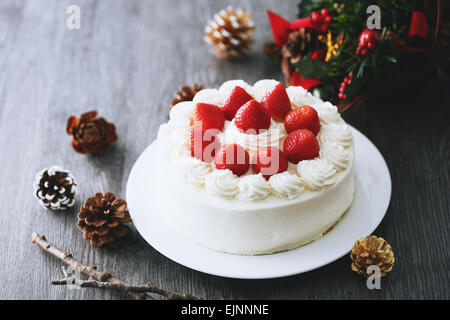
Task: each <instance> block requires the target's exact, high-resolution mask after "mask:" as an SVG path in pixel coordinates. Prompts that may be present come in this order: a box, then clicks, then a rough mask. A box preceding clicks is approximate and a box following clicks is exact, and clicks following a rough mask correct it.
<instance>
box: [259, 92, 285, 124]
mask: <svg viewBox="0 0 450 320" xmlns="http://www.w3.org/2000/svg"><path fill="white" fill-rule="evenodd" d="M261 104H262V105H263V107H264V108H266V110H267V111H268V112H269V114H270V116H271V117H272V118H274V119H275V120H279V121H283V119H284V117H285V116H286V114H287V113H288V112H289V111H290V110H291V101H290V100H289V97H288V95H287V92H286V89H285V88H284V86H283V84H282V83H279V84H277V85H276V86H275V87H274V88H273V89H271V90H270V91H269V92H268V93H266V95H265V96H264V97H263V98H262V99H261Z"/></svg>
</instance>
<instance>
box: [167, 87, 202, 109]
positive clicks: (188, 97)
mask: <svg viewBox="0 0 450 320" xmlns="http://www.w3.org/2000/svg"><path fill="white" fill-rule="evenodd" d="M204 88H205V87H204V86H201V85H199V84H198V83H197V82H196V83H194V85H193V86H192V87H190V86H182V87H181V88H180V90H179V91H178V92H177V93H175V94H174V96H173V100H172V102H171V103H170V106H169V111H170V109H172V107H173V106H174V105H176V104H177V103H180V102H183V101H192V99H194V96H195V95H196V94H197V92H199V91H200V90H203V89H204Z"/></svg>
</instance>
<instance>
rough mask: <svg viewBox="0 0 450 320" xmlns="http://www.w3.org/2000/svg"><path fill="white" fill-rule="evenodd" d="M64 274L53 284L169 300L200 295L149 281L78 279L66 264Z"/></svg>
mask: <svg viewBox="0 0 450 320" xmlns="http://www.w3.org/2000/svg"><path fill="white" fill-rule="evenodd" d="M62 271H63V274H64V276H65V278H64V279H61V280H52V282H51V283H52V284H53V285H75V286H79V287H81V288H99V289H111V290H117V291H128V292H138V293H144V292H151V293H156V294H160V295H163V296H165V297H167V298H168V299H169V300H174V299H178V300H180V299H189V300H198V299H199V298H198V297H195V296H192V295H190V294H182V293H177V292H174V291H170V290H166V289H162V288H160V287H158V286H156V285H155V284H153V283H151V282H149V283H147V284H145V285H130V284H121V283H111V282H102V281H97V280H95V279H92V278H91V279H89V280H81V279H76V278H74V277H73V276H72V274H71V273H69V272H68V271H67V268H65V267H64V266H63V267H62Z"/></svg>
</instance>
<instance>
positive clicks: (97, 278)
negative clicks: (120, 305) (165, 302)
mask: <svg viewBox="0 0 450 320" xmlns="http://www.w3.org/2000/svg"><path fill="white" fill-rule="evenodd" d="M32 242H33V243H34V244H35V245H37V246H38V247H39V248H41V249H42V250H44V251H46V252H48V253H50V254H51V255H52V256H54V257H56V258H58V259H59V260H61V261H62V262H64V263H65V264H66V265H67V266H69V267H70V268H71V269H72V270H75V271H78V272H80V273H82V274H84V275H86V276H87V277H89V280H80V279H74V278H73V277H72V274H71V273H70V272H69V271H68V270H67V268H66V267H62V272H63V274H64V277H65V278H64V279H62V280H53V281H52V282H51V283H52V284H53V285H78V286H80V287H82V288H101V289H111V290H118V291H123V292H126V293H128V294H129V295H130V296H132V297H133V298H134V299H138V300H154V298H152V297H150V296H149V295H148V294H146V293H156V294H159V295H162V296H165V297H166V298H167V299H199V298H198V297H195V296H192V295H189V294H181V293H177V292H173V291H170V290H166V289H163V288H160V287H158V286H156V285H155V284H153V283H150V282H149V283H147V284H146V285H130V284H128V283H126V282H124V281H122V280H120V279H117V278H115V277H113V276H112V275H110V274H109V273H107V272H101V271H98V270H97V268H96V267H90V266H86V265H84V264H83V263H81V262H80V261H78V260H76V259H75V258H73V257H72V254H71V253H69V252H65V251H63V250H61V249H59V248H58V247H56V246H55V245H53V244H52V243H50V242H48V241H47V239H45V236H41V235H39V234H37V233H35V232H33V235H32Z"/></svg>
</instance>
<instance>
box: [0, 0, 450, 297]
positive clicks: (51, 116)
mask: <svg viewBox="0 0 450 320" xmlns="http://www.w3.org/2000/svg"><path fill="white" fill-rule="evenodd" d="M69 4H76V5H79V6H80V8H81V29H80V30H69V29H67V27H66V19H67V17H68V15H67V14H66V8H67V6H68V5H69ZM228 4H231V5H233V6H237V5H239V4H241V5H242V7H243V8H245V9H248V10H249V11H250V12H251V13H252V15H253V18H254V20H255V23H256V35H255V38H256V43H255V45H254V46H253V51H252V53H251V55H250V56H248V57H246V58H243V59H240V60H234V61H222V60H218V59H216V58H215V56H214V55H213V54H212V53H211V50H210V49H209V48H208V46H207V45H206V44H205V43H204V42H203V28H204V26H205V24H206V22H207V21H208V20H209V19H210V18H211V17H212V16H213V14H214V13H215V12H217V11H218V10H220V9H222V8H224V7H226V6H227V5H228ZM296 5H297V0H291V1H275V0H252V1H237V0H230V1H226V2H225V1H206V0H183V1H175V0H170V1H159V0H148V1H145V0H142V1H139V0H113V1H94V0H85V1H81V0H72V1H68V0H58V1H56V0H54V1H47V0H39V1H32V0H29V1H24V0H2V1H1V2H0V148H1V149H0V168H1V169H0V179H1V180H0V181H1V182H0V184H1V192H0V204H1V207H0V208H1V209H0V210H1V213H0V299H126V298H127V296H125V295H122V294H119V293H115V292H109V291H102V290H97V289H80V290H69V289H67V288H65V287H55V286H51V285H50V280H52V279H58V278H61V273H60V266H61V263H60V262H59V261H57V260H56V259H55V258H53V257H51V256H49V255H47V254H46V253H44V252H42V251H41V250H39V249H38V248H37V247H35V246H34V245H32V243H31V233H32V231H36V232H38V233H40V234H45V235H46V236H47V238H48V240H49V241H51V242H53V243H55V244H56V245H58V246H60V247H61V248H62V249H64V250H68V251H71V252H72V253H73V254H74V256H75V257H76V258H77V259H79V260H81V261H83V262H84V263H86V264H89V265H95V266H98V268H99V269H100V270H104V271H109V272H110V273H112V274H113V275H115V276H117V277H118V278H120V279H122V280H125V281H127V282H129V283H133V284H143V283H145V282H147V281H153V282H155V283H157V284H158V285H160V286H163V287H165V288H168V289H172V290H176V291H181V292H188V293H191V294H194V295H197V296H201V297H204V298H214V299H231V298H236V299H243V298H250V299H343V298H346V299H347V298H348V299H358V298H360V299H374V298H379V299H398V298H404V299H409V298H416V299H432V298H445V299H449V298H450V289H449V283H450V279H449V269H450V268H449V261H450V246H449V243H450V235H449V225H450V210H449V209H450V208H449V198H450V197H449V196H450V187H449V182H450V181H449V163H450V154H449V153H450V151H449V150H450V148H449V147H450V129H449V128H450V112H449V107H450V105H449V102H450V94H449V83H448V81H447V82H446V83H443V82H441V81H438V79H436V78H434V77H430V78H429V79H426V81H424V84H422V85H421V89H420V90H418V89H415V88H412V89H411V90H409V92H408V95H407V96H406V97H402V98H398V97H393V96H386V97H382V99H380V101H379V102H378V103H377V104H373V105H368V106H364V107H361V108H359V109H357V110H352V111H349V112H348V113H346V114H345V115H344V116H345V118H346V119H347V120H348V121H349V123H351V124H352V125H353V126H355V127H356V128H358V129H360V130H361V131H362V132H363V133H364V134H366V135H367V136H368V137H369V138H370V139H371V140H372V141H373V143H374V144H375V145H376V146H377V147H378V148H379V150H380V151H381V153H382V154H383V155H384V157H385V159H386V161H387V163H388V166H389V168H390V171H391V175H392V183H393V193H392V201H391V204H390V206H389V209H388V212H387V215H386V217H385V218H384V220H383V222H382V223H381V225H380V226H379V228H378V229H377V230H376V232H375V234H376V235H379V236H383V237H385V238H386V239H387V240H388V241H389V242H390V243H391V245H392V247H393V249H394V251H395V255H396V258H397V261H396V264H395V266H394V269H393V271H392V273H390V274H389V275H388V276H387V277H386V278H383V279H382V283H381V285H382V289H381V290H368V289H367V287H366V284H365V280H364V279H363V278H361V277H360V276H358V275H357V274H356V273H354V272H352V271H351V269H350V259H349V257H348V256H345V257H343V258H342V259H340V260H338V261H336V262H334V263H332V264H330V265H327V266H325V267H323V268H320V269H318V270H314V271H311V272H308V273H305V274H301V275H297V276H292V277H288V278H283V279H273V280H262V281H248V280H234V279H226V278H220V277H216V276H210V275H206V274H203V273H200V272H196V271H193V270H190V269H188V268H186V267H183V266H181V265H179V264H177V263H175V262H172V261H171V260H169V259H167V258H165V257H164V256H162V255H161V254H159V253H158V252H156V251H155V250H154V249H153V248H152V247H150V246H149V245H148V244H146V242H145V241H144V240H143V239H142V238H141V237H140V236H139V234H138V233H137V232H136V231H135V230H133V237H132V239H131V240H130V242H129V243H127V244H126V246H125V247H122V248H120V249H117V250H105V249H98V248H92V247H91V246H90V245H89V244H88V243H87V242H85V241H84V240H83V238H82V234H81V232H80V231H79V230H78V229H77V227H76V225H75V223H76V213H77V211H78V209H79V207H80V205H81V203H82V201H83V200H84V199H86V197H89V196H92V195H93V194H94V193H95V192H98V191H101V192H106V191H111V192H114V193H116V194H117V195H119V196H122V197H125V187H126V182H127V178H128V174H129V172H130V170H131V167H132V166H133V164H134V162H135V161H136V159H137V158H138V156H139V155H140V153H141V152H142V151H143V150H144V149H145V147H146V146H147V145H148V144H149V143H150V142H151V141H152V140H153V139H154V138H155V137H156V133H157V130H158V127H159V125H160V124H161V123H163V122H165V121H167V106H168V104H169V103H170V101H171V99H172V95H173V93H174V92H175V91H176V90H177V89H178V88H179V87H180V86H181V85H183V84H192V83H194V82H199V83H201V84H204V85H206V86H209V87H216V86H218V85H220V84H221V83H222V82H223V81H226V80H229V79H239V78H242V79H245V80H246V81H247V82H249V83H254V82H255V81H257V80H259V79H262V78H275V79H278V80H281V79H282V78H281V72H280V70H279V67H278V66H274V65H272V64H271V63H270V62H269V61H268V60H266V57H265V56H264V55H263V54H262V53H261V48H262V46H263V43H264V42H265V41H269V40H271V32H270V29H269V25H268V21H267V18H266V13H265V9H266V8H268V9H272V10H274V11H276V12H278V13H280V14H281V15H283V16H285V17H286V18H289V19H294V18H295V16H296V13H297V7H296ZM92 109H97V110H98V111H99V113H100V115H102V116H105V117H106V118H107V119H108V120H110V121H112V122H114V123H115V124H116V127H117V132H118V135H119V141H118V143H117V144H116V145H115V146H114V147H113V148H111V149H110V150H109V152H107V153H106V154H105V155H102V156H85V155H80V154H77V153H75V152H74V151H73V150H72V148H71V146H70V139H69V137H68V136H67V135H66V134H65V131H64V129H65V121H66V119H67V118H68V116H69V115H71V114H76V115H79V114H81V113H82V112H85V111H88V110H92ZM54 164H60V165H62V166H63V167H65V168H67V169H70V170H72V171H73V173H74V175H75V178H76V181H77V183H78V185H79V192H78V194H77V203H76V205H75V207H74V208H73V209H71V210H68V211H67V212H63V213H58V212H51V211H47V210H45V209H42V208H41V207H40V206H39V205H38V202H37V201H36V199H35V198H34V197H33V192H32V185H33V181H34V177H35V175H36V173H37V172H38V171H39V170H40V169H42V168H44V167H48V166H51V165H54ZM254 268H258V266H257V265H255V266H254Z"/></svg>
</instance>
